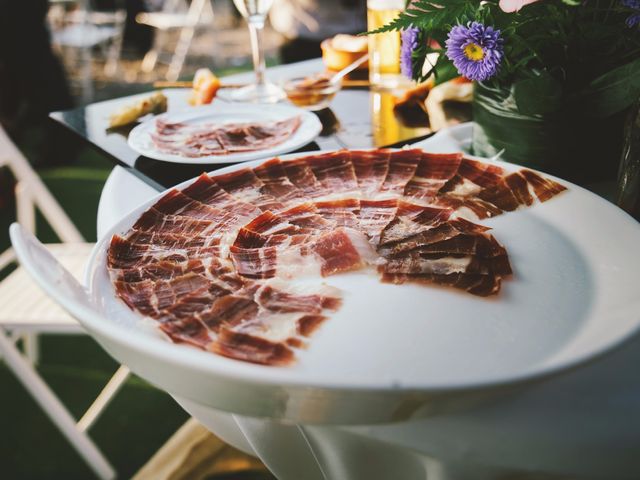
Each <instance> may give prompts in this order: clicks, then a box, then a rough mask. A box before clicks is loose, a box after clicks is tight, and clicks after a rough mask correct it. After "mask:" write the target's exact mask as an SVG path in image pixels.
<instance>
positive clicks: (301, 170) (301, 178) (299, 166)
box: [284, 158, 326, 198]
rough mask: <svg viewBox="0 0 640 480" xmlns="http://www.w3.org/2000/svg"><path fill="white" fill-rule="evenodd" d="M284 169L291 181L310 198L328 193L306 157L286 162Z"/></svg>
mask: <svg viewBox="0 0 640 480" xmlns="http://www.w3.org/2000/svg"><path fill="white" fill-rule="evenodd" d="M284 171H285V173H286V174H287V177H288V178H289V181H290V182H291V183H292V184H293V185H295V186H296V187H297V188H298V189H299V190H301V191H302V192H304V194H305V195H306V196H307V197H308V198H316V197H321V196H322V195H324V194H325V193H326V192H325V190H324V187H323V186H322V184H321V183H320V182H319V181H318V179H317V178H316V176H315V175H314V173H313V170H311V167H310V166H309V165H307V161H306V160H305V159H304V158H298V159H296V160H291V161H288V162H285V163H284Z"/></svg>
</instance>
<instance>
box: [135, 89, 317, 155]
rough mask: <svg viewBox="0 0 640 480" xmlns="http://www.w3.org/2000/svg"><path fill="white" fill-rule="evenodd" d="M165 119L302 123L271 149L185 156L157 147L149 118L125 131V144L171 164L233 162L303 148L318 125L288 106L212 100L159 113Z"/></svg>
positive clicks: (153, 120) (308, 114) (153, 122)
mask: <svg viewBox="0 0 640 480" xmlns="http://www.w3.org/2000/svg"><path fill="white" fill-rule="evenodd" d="M163 115H164V117H165V118H166V120H167V121H169V122H184V123H190V124H200V123H220V124H224V123H245V122H271V121H278V120H285V119H287V118H291V117H295V116H298V115H299V116H300V117H301V120H302V122H301V123H300V126H299V127H298V129H297V130H296V131H295V132H294V133H293V135H291V136H290V137H289V138H288V139H287V140H285V141H284V142H282V143H281V144H279V145H276V146H275V147H272V148H267V149H263V150H255V151H251V152H240V153H232V154H229V155H210V156H206V157H186V156H182V155H174V154H171V153H165V152H162V151H160V150H158V149H157V148H156V147H155V145H154V144H153V141H152V139H151V133H152V132H154V131H155V128H156V118H155V117H154V118H151V119H149V120H147V121H145V122H143V123H141V124H140V125H138V126H136V127H135V128H134V129H133V130H131V132H130V133H129V138H128V143H129V146H130V147H131V148H132V149H134V150H135V151H136V152H138V153H139V154H140V155H144V156H145V157H149V158H154V159H156V160H162V161H164V162H172V163H189V164H194V163H209V164H211V163H235V162H245V161H248V160H255V159H257V158H266V157H272V156H275V155H280V154H283V153H287V152H291V151H293V150H296V149H298V148H300V147H304V146H305V145H306V144H308V143H309V142H311V141H312V140H313V139H314V138H316V137H317V136H318V134H319V133H320V131H321V130H322V124H321V123H320V120H318V117H316V116H315V115H314V114H313V113H311V112H308V111H306V110H303V109H301V108H297V107H293V106H290V105H268V106H265V105H255V104H245V103H224V102H219V101H218V102H215V103H214V104H213V105H206V106H202V107H193V108H190V109H188V110H182V111H180V112H169V113H166V114H163Z"/></svg>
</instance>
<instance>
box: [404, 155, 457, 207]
mask: <svg viewBox="0 0 640 480" xmlns="http://www.w3.org/2000/svg"><path fill="white" fill-rule="evenodd" d="M461 161H462V154H461V153H451V154H446V153H441V154H438V153H426V152H423V153H422V155H421V156H420V161H419V162H418V166H417V167H416V171H415V174H414V175H413V177H412V178H411V180H409V182H408V183H407V185H406V187H405V189H404V196H405V197H409V198H411V199H412V201H421V202H429V201H431V200H432V199H433V198H434V197H435V196H436V195H437V194H438V192H439V191H440V189H441V188H442V187H444V185H445V184H446V183H447V182H448V181H449V180H450V179H451V178H452V177H453V176H454V175H455V174H456V172H458V169H459V168H460V163H461Z"/></svg>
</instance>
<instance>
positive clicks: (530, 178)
mask: <svg viewBox="0 0 640 480" xmlns="http://www.w3.org/2000/svg"><path fill="white" fill-rule="evenodd" d="M520 173H521V174H522V176H523V177H524V178H525V179H526V180H527V182H528V183H529V185H530V186H531V187H532V188H533V191H534V193H535V195H536V197H537V198H538V200H540V201H541V202H546V201H547V200H549V199H550V198H553V197H555V196H556V195H558V194H559V193H562V192H563V191H565V190H566V189H567V187H565V186H564V185H560V184H559V183H557V182H554V181H553V180H549V179H548V178H543V177H541V176H540V175H538V174H537V173H535V172H532V171H531V170H522V171H521V172H520Z"/></svg>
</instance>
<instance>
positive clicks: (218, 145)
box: [151, 116, 302, 158]
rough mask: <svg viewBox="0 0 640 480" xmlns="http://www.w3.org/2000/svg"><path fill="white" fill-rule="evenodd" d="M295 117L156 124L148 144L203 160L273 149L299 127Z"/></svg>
mask: <svg viewBox="0 0 640 480" xmlns="http://www.w3.org/2000/svg"><path fill="white" fill-rule="evenodd" d="M301 122H302V120H301V118H300V117H299V116H297V117H292V118H288V119H286V120H280V121H272V122H259V123H227V124H222V125H221V124H198V123H195V124H191V123H179V122H178V123H169V122H166V121H165V120H164V119H163V118H162V117H158V119H157V120H156V125H155V126H156V128H155V131H154V132H152V133H151V140H152V141H153V144H154V146H155V148H156V149H158V150H159V151H160V152H164V153H169V154H172V155H179V156H183V157H192V158H194V157H206V156H211V155H227V154H232V153H242V152H251V151H255V150H264V149H268V148H272V147H275V146H276V145H279V144H281V143H282V142H284V141H286V140H287V139H288V138H289V137H290V136H291V135H293V134H294V133H295V131H296V130H297V129H298V127H299V126H300V124H301Z"/></svg>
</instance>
